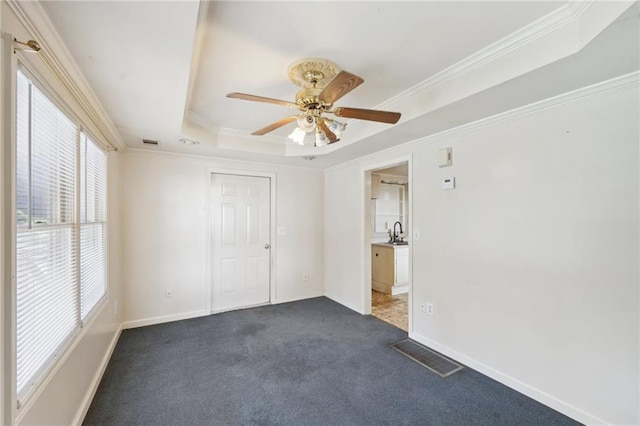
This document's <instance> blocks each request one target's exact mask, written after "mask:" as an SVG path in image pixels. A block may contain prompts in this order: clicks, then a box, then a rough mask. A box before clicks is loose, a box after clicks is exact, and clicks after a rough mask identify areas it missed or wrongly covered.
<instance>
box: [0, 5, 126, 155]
mask: <svg viewBox="0 0 640 426" xmlns="http://www.w3.org/2000/svg"><path fill="white" fill-rule="evenodd" d="M6 3H7V5H8V6H9V7H10V9H11V10H12V12H13V13H14V14H15V15H16V17H17V18H18V19H19V21H20V23H21V24H22V25H23V26H24V27H25V29H26V30H27V31H28V32H29V34H31V36H32V37H33V38H34V39H35V40H37V41H38V43H40V46H41V47H42V50H41V51H40V52H39V55H40V56H41V57H43V60H44V61H45V63H47V65H48V66H49V67H50V68H51V71H52V72H53V73H54V75H55V76H56V77H57V78H58V79H59V80H60V82H61V83H62V84H63V85H64V87H65V88H66V89H67V90H69V92H70V93H71V95H72V96H73V97H74V99H75V100H76V101H77V102H78V104H79V105H80V106H81V107H82V108H83V109H84V113H85V114H86V115H87V116H88V117H89V119H90V120H91V122H92V123H91V124H93V125H94V126H95V127H96V129H97V130H98V131H99V132H100V134H101V136H102V138H103V139H105V141H106V142H107V143H109V144H110V145H112V146H114V147H116V148H118V149H123V150H124V149H126V145H125V143H124V141H123V139H122V136H121V135H120V133H119V132H118V130H117V129H116V127H115V125H114V124H113V121H111V118H110V117H109V115H108V114H107V113H106V111H105V110H104V108H103V107H102V105H101V104H100V101H99V100H98V97H97V96H96V94H95V92H94V91H93V89H91V86H90V85H89V83H88V82H87V80H86V78H85V77H84V75H83V74H82V71H81V70H80V68H79V67H78V65H77V64H76V62H75V61H74V59H73V56H72V55H71V53H70V52H69V50H68V49H67V47H66V46H65V44H64V42H63V41H62V39H61V38H60V35H59V34H58V32H57V31H56V29H55V27H54V26H53V24H52V23H51V20H50V19H49V17H48V16H47V14H46V13H45V11H44V9H43V8H42V6H41V5H40V4H39V3H38V2H36V1H18V0H6ZM96 136H99V135H96Z"/></svg>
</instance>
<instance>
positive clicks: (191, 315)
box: [122, 309, 210, 330]
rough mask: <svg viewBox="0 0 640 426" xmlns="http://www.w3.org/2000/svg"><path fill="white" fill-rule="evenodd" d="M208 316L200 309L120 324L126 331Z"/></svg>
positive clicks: (205, 311) (207, 313)
mask: <svg viewBox="0 0 640 426" xmlns="http://www.w3.org/2000/svg"><path fill="white" fill-rule="evenodd" d="M209 314H210V312H209V311H207V310H206V309H201V310H199V311H191V312H182V313H179V314H171V315H162V316H159V317H152V318H143V319H139V320H133V321H125V322H123V323H122V328H123V329H125V330H126V329H129V328H138V327H145V326H147V325H155V324H162V323H165V322H171V321H180V320H184V319H189V318H197V317H204V316H207V315H209Z"/></svg>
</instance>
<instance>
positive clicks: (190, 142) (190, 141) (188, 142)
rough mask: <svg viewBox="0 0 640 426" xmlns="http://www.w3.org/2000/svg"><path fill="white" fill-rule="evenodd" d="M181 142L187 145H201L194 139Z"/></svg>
mask: <svg viewBox="0 0 640 426" xmlns="http://www.w3.org/2000/svg"><path fill="white" fill-rule="evenodd" d="M180 142H182V143H183V144H185V145H198V144H199V143H200V142H198V141H194V140H193V139H180Z"/></svg>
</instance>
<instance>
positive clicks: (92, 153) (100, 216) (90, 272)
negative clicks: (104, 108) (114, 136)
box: [80, 134, 107, 321]
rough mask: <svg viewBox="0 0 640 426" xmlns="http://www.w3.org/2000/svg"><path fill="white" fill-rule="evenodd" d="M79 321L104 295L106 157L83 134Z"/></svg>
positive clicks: (105, 291) (105, 287) (81, 145)
mask: <svg viewBox="0 0 640 426" xmlns="http://www.w3.org/2000/svg"><path fill="white" fill-rule="evenodd" d="M80 150H81V156H80V163H81V168H80V169H81V176H82V179H81V190H80V193H81V205H80V222H81V225H80V253H81V257H80V271H81V272H80V297H81V303H80V311H81V314H80V318H81V319H82V320H83V321H84V320H85V318H86V317H87V315H88V314H89V313H90V312H91V311H92V310H93V308H94V307H95V306H96V305H97V304H98V302H100V300H102V298H103V297H104V296H105V295H106V294H107V282H106V262H105V259H106V247H105V199H106V193H105V190H106V188H105V183H106V165H107V157H106V155H105V153H104V151H102V150H101V149H100V148H99V147H98V146H97V145H96V144H95V143H94V142H93V141H92V140H91V139H89V138H88V137H87V136H86V135H85V134H81V136H80Z"/></svg>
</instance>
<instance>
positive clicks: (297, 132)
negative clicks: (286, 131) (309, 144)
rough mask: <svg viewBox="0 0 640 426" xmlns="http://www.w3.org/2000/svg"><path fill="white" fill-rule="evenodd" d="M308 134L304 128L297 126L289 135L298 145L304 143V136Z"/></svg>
mask: <svg viewBox="0 0 640 426" xmlns="http://www.w3.org/2000/svg"><path fill="white" fill-rule="evenodd" d="M306 135H307V133H306V132H305V131H304V130H302V129H300V127H296V128H295V129H293V132H291V134H290V135H289V139H291V140H292V141H294V142H295V143H297V144H298V145H304V137H305V136H306Z"/></svg>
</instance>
